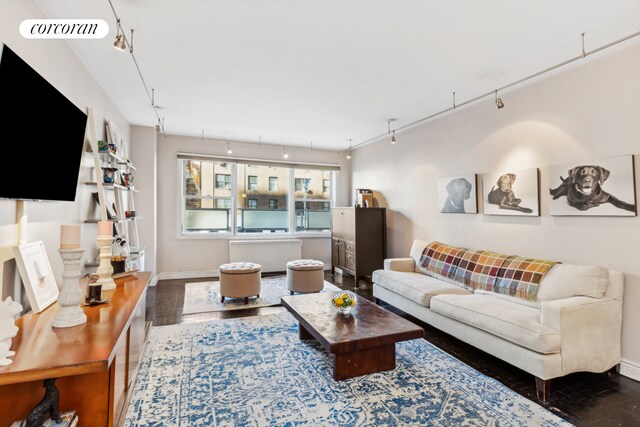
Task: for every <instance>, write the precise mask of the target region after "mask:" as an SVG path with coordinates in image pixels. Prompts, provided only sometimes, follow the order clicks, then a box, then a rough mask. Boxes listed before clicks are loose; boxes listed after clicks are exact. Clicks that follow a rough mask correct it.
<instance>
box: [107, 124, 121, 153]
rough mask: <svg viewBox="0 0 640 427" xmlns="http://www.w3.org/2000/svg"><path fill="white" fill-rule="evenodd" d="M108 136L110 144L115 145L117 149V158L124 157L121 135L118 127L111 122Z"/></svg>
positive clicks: (108, 125) (108, 127)
mask: <svg viewBox="0 0 640 427" xmlns="http://www.w3.org/2000/svg"><path fill="white" fill-rule="evenodd" d="M107 136H108V138H109V144H113V145H114V146H115V147H116V152H115V154H116V155H117V156H121V155H122V141H121V140H120V133H119V132H118V127H117V126H116V124H115V123H114V122H112V121H111V120H109V121H107Z"/></svg>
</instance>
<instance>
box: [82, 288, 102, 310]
mask: <svg viewBox="0 0 640 427" xmlns="http://www.w3.org/2000/svg"><path fill="white" fill-rule="evenodd" d="M96 302H102V285H101V284H99V283H89V284H88V285H87V292H86V295H85V297H84V303H85V305H91V304H94V303H96Z"/></svg>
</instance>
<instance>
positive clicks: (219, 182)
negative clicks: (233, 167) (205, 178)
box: [216, 173, 231, 190]
mask: <svg viewBox="0 0 640 427" xmlns="http://www.w3.org/2000/svg"><path fill="white" fill-rule="evenodd" d="M216 188H226V189H227V190H231V174H223V173H217V174H216Z"/></svg>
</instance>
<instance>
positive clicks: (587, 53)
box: [355, 31, 640, 148]
mask: <svg viewBox="0 0 640 427" xmlns="http://www.w3.org/2000/svg"><path fill="white" fill-rule="evenodd" d="M636 37H640V31H637V32H635V33H631V34H628V35H626V36H624V37H622V38H619V39H616V40H614V41H612V42H609V43H607V44H604V45H602V46H599V47H596V48H593V49H591V50H589V51H587V50H585V45H584V41H585V33H581V38H582V51H581V52H580V54H579V55H578V56H575V57H573V58H569V59H567V60H565V61H563V62H560V63H558V64H555V65H552V66H550V67H547V68H545V69H543V70H541V71H538V72H537V73H534V74H530V75H528V76H526V77H523V78H521V79H518V80H515V81H513V82H511V83H509V84H506V85H504V86H502V87H499V88H498V89H494V90H492V91H490V92H487V93H483V94H481V95H478V96H476V97H474V98H471V99H468V100H466V101H464V102H461V103H460V104H458V105H456V104H455V95H454V108H451V107H448V108H445V109H443V110H441V111H438V112H435V113H433V114H430V115H428V116H425V117H422V118H420V119H417V120H414V121H412V122H410V123H407V124H405V125H402V126H401V127H399V128H398V129H397V130H405V129H410V128H413V127H415V126H417V125H420V124H422V123H425V122H427V121H429V120H431V119H434V118H436V117H439V116H441V115H443V114H446V113H449V112H451V111H452V110H454V109H455V108H457V107H462V106H464V105H468V104H472V103H474V102H476V101H480V100H481V99H484V98H486V97H489V96H491V95H495V93H496V90H505V89H509V88H511V87H514V86H518V85H521V84H522V83H524V82H527V81H529V80H532V79H536V78H538V77H540V76H542V75H544V74H547V73H550V72H552V71H555V70H557V69H559V68H563V67H566V66H567V65H569V64H572V63H574V62H576V61H580V60H581V59H584V58H586V57H588V56H591V55H593V54H595V53H599V52H602V51H605V50H607V49H609V48H612V47H614V46H617V45H619V44H621V43H624V42H626V41H628V40H631V39H634V38H636ZM454 93H455V92H454ZM503 105H504V102H503ZM385 135H386V134H384V133H383V134H380V135H376V136H374V137H373V138H369V139H367V140H364V141H361V142H359V143H357V144H356V145H355V148H358V147H360V146H363V145H366V144H369V143H371V142H375V141H378V140H380V139H382V138H384V137H385Z"/></svg>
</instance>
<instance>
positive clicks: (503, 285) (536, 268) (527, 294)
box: [487, 256, 557, 301]
mask: <svg viewBox="0 0 640 427" xmlns="http://www.w3.org/2000/svg"><path fill="white" fill-rule="evenodd" d="M556 264H557V262H554V261H545V260H541V259H534V258H524V257H520V256H511V257H509V258H508V259H507V260H506V261H505V262H504V263H503V264H502V266H501V267H500V271H498V279H497V280H496V282H495V284H494V287H493V289H487V290H491V291H493V292H497V293H499V294H505V295H510V296H513V297H518V298H522V299H526V300H528V301H535V300H536V294H537V293H538V285H540V282H541V281H542V278H543V277H544V275H545V274H547V272H548V271H549V270H550V269H551V267H553V266H554V265H556Z"/></svg>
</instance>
